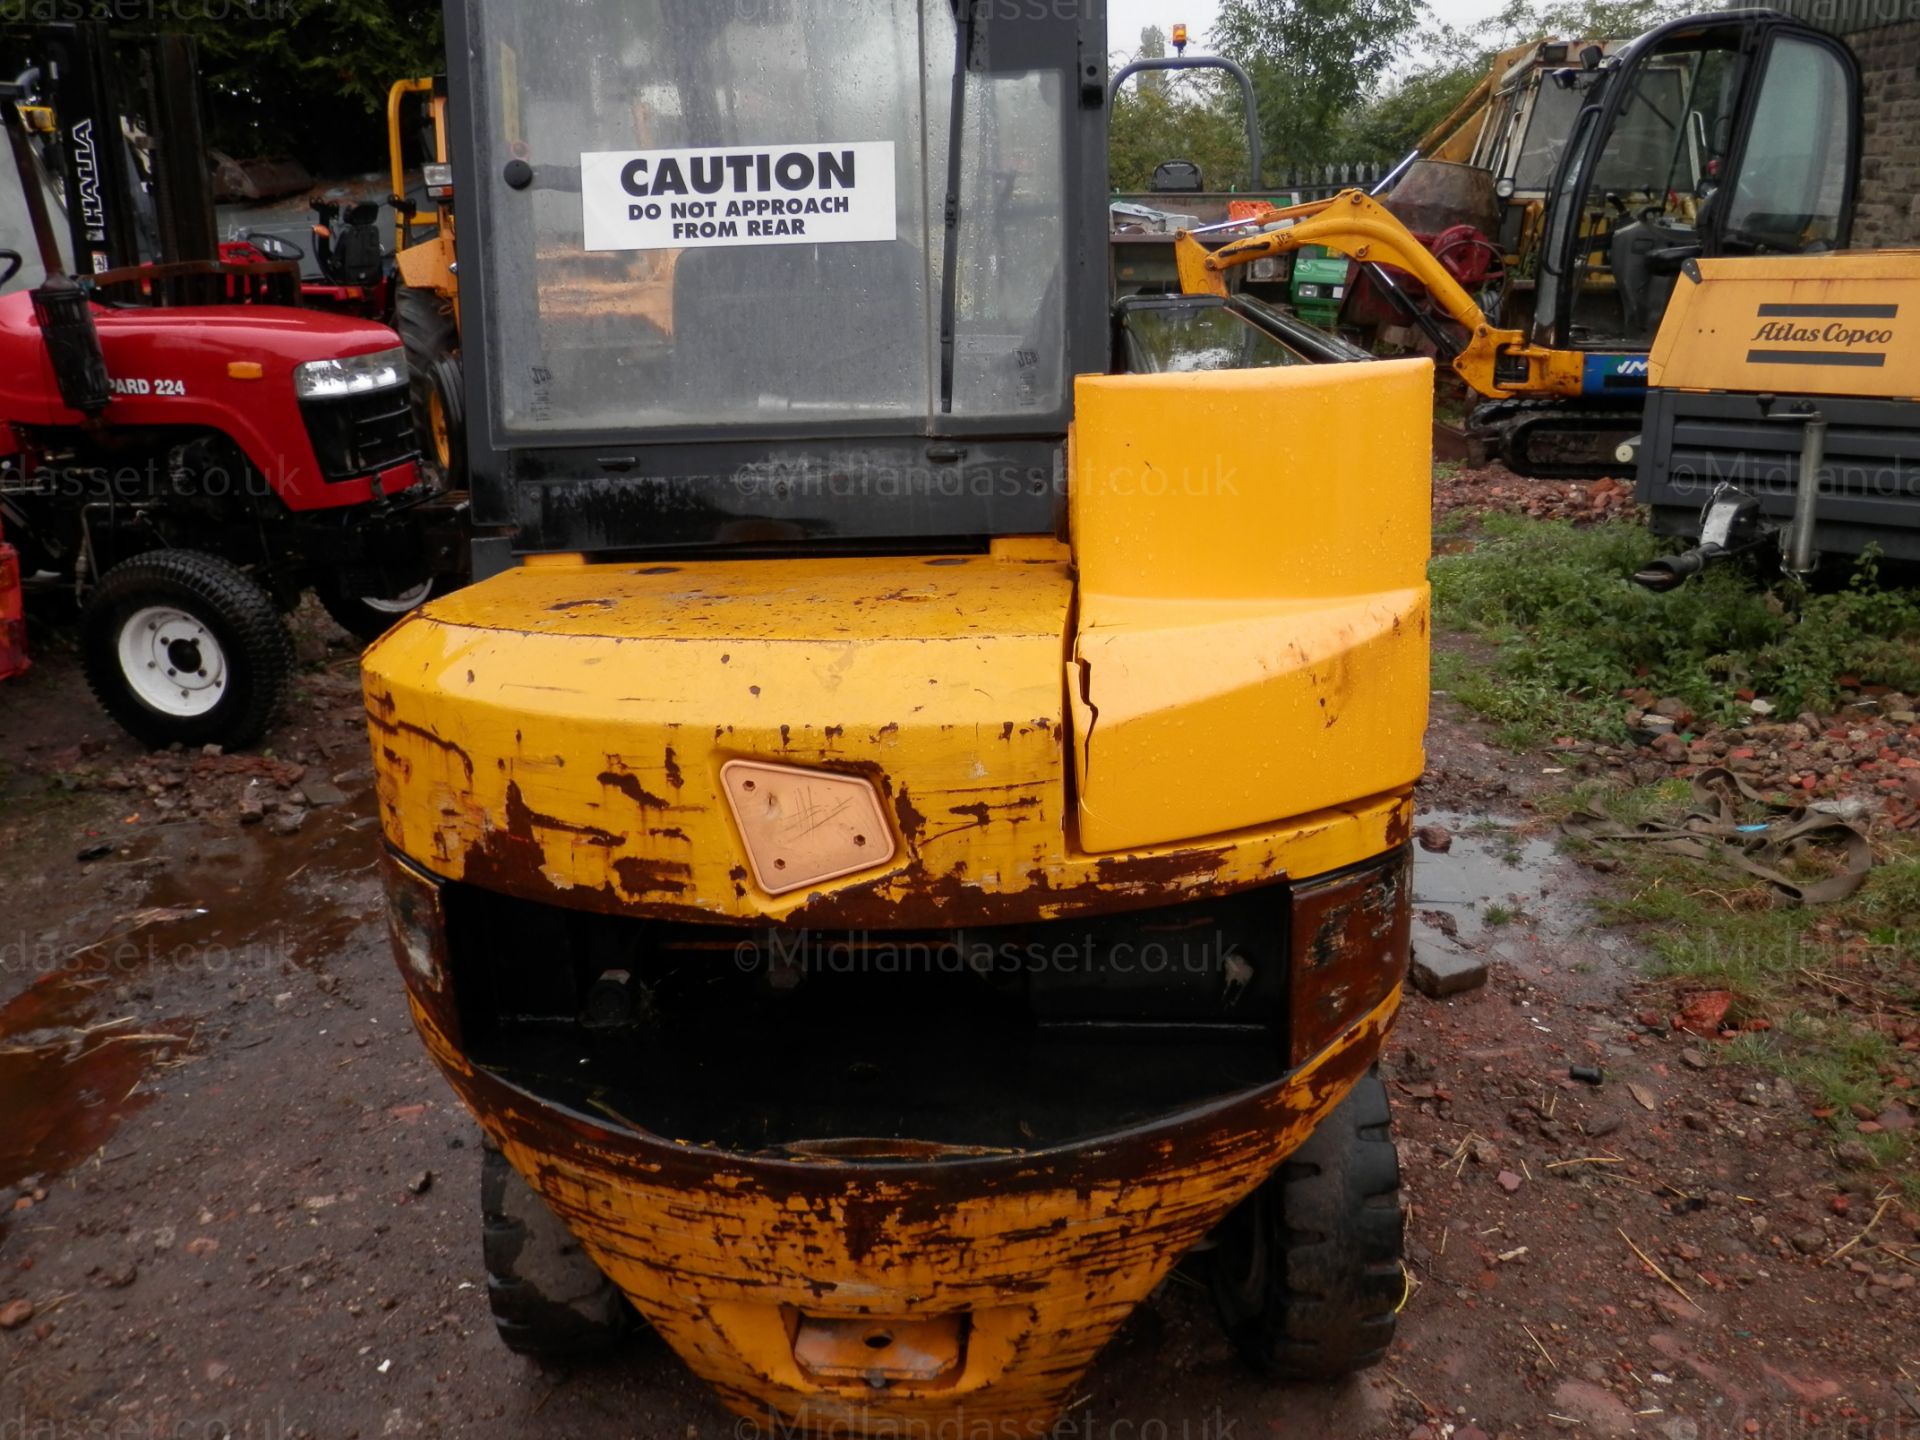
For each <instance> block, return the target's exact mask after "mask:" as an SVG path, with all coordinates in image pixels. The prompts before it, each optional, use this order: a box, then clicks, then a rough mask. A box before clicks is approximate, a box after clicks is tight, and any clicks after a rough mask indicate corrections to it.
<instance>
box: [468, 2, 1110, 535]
mask: <svg viewBox="0 0 1920 1440" xmlns="http://www.w3.org/2000/svg"><path fill="white" fill-rule="evenodd" d="M1104 11H1105V7H1104V5H1103V4H1101V3H1097V0H1093V3H1081V4H1076V5H1070V6H1020V7H1009V6H1005V5H994V4H989V3H986V0H968V3H960V4H955V3H954V0H772V3H767V4H756V5H747V6H713V5H709V4H707V3H705V0H580V3H577V4H574V5H569V6H567V7H565V8H564V11H556V10H554V9H553V8H552V7H551V6H546V5H540V4H535V3H533V0H458V3H454V4H451V5H449V7H448V10H447V24H448V57H449V74H448V94H449V101H450V110H451V115H450V120H451V124H452V127H453V132H454V134H456V135H457V136H460V137H462V140H461V142H460V143H456V144H455V145H454V146H453V151H454V166H455V182H456V190H457V193H459V194H460V196H461V197H462V199H461V203H462V205H463V207H464V208H465V213H466V215H467V217H468V218H467V220H466V222H465V223H464V224H463V225H462V228H461V235H460V248H461V256H460V261H461V264H460V269H461V277H460V278H461V311H462V325H463V332H464V334H463V338H464V345H463V359H464V367H465V375H466V384H467V414H468V415H469V417H470V422H469V423H470V433H471V436H472V442H471V448H472V472H473V490H474V512H475V519H476V521H478V522H479V523H480V524H483V525H500V526H506V527H510V529H511V530H512V532H513V534H514V537H515V547H516V549H518V550H519V551H521V552H523V553H524V552H529V551H549V550H569V551H581V552H586V553H591V554H600V555H606V554H610V553H618V552H648V551H659V550H671V551H713V550H728V551H742V550H755V551H766V552H786V553H793V552H813V551H818V550H821V549H833V548H847V547H860V548H866V549H874V548H887V547H889V546H916V547H921V548H924V545H925V544H926V543H927V542H928V541H929V540H933V539H938V540H940V541H941V542H942V543H945V544H952V545H959V546H962V547H963V548H964V547H965V546H966V545H967V544H968V543H969V542H973V543H983V542H984V539H985V537H989V536H992V535H997V534H1031V533H1041V532H1051V531H1053V530H1054V529H1055V528H1056V525H1057V523H1058V521H1059V519H1060V516H1061V514H1062V511H1063V508H1064V494H1065V478H1064V477H1065V439H1066V433H1067V426H1068V422H1069V419H1070V416H1071V410H1072V397H1073V386H1072V377H1073V376H1074V375H1076V374H1080V373H1084V372H1088V371H1101V370H1104V369H1105V366H1106V359H1107V355H1106V341H1107V316H1106V295H1107V256H1106V246H1105V235H1106V209H1105V207H1106V201H1107V196H1106V188H1105V183H1104V181H1105V173H1106V165H1105V154H1106V149H1105V145H1106V123H1107V102H1106V74H1107V68H1106V59H1105V54H1106V16H1105V13H1104Z"/></svg>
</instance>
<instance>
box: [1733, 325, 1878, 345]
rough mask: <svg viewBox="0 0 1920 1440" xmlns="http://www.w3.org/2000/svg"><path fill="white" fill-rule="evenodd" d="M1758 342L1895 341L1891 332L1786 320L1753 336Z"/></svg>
mask: <svg viewBox="0 0 1920 1440" xmlns="http://www.w3.org/2000/svg"><path fill="white" fill-rule="evenodd" d="M1753 338H1754V339H1755V340H1756V341H1759V340H1767V341H1773V342H1776V343H1777V342H1780V341H1783V340H1784V341H1788V342H1791V343H1796V344H1801V345H1818V344H1825V345H1885V344H1887V343H1888V342H1889V341H1891V340H1892V339H1893V331H1891V330H1863V329H1861V328H1859V327H1858V326H1853V325H1842V324H1841V323H1839V322H1838V321H1835V322H1834V323H1833V324H1831V325H1828V326H1826V327H1825V328H1824V329H1823V328H1821V327H1818V326H1814V325H1793V324H1789V323H1788V322H1787V321H1785V320H1769V321H1768V322H1767V323H1766V324H1764V325H1762V326H1761V327H1760V328H1759V329H1758V330H1756V331H1755V332H1754V334H1753Z"/></svg>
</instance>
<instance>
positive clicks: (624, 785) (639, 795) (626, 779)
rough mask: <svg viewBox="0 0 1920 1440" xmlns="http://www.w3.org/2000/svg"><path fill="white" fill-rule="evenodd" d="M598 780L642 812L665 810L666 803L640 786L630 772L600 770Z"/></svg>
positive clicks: (637, 777)
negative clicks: (650, 809)
mask: <svg viewBox="0 0 1920 1440" xmlns="http://www.w3.org/2000/svg"><path fill="white" fill-rule="evenodd" d="M667 753H668V754H669V755H671V754H672V753H673V752H672V751H668V752H667ZM598 778H599V781H600V783H601V784H602V785H605V786H607V787H608V788H609V789H613V790H618V791H619V792H620V793H621V794H622V795H624V796H626V797H627V798H628V799H629V800H631V801H633V803H634V804H636V805H638V806H639V807H640V808H641V809H642V810H645V809H648V808H652V809H655V810H664V809H666V808H667V802H666V801H665V800H663V799H661V798H660V796H658V795H655V794H654V793H653V792H652V791H651V790H649V789H647V787H646V786H644V785H642V784H641V783H640V777H639V776H638V775H635V774H634V773H633V772H632V771H629V770H602V771H601V772H600V774H599V777H598Z"/></svg>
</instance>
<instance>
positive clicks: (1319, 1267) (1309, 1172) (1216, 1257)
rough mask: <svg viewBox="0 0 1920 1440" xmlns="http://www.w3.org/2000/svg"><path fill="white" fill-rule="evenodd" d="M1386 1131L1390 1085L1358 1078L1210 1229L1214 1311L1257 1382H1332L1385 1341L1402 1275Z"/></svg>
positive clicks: (1395, 1170) (1377, 1355)
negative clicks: (1269, 1379) (1298, 1143)
mask: <svg viewBox="0 0 1920 1440" xmlns="http://www.w3.org/2000/svg"><path fill="white" fill-rule="evenodd" d="M1390 1124H1391V1117H1390V1116H1389V1114H1388V1111H1387V1092H1386V1087H1385V1086H1384V1085H1382V1084H1381V1083H1380V1077H1379V1076H1378V1075H1376V1074H1368V1075H1366V1076H1363V1077H1362V1078H1361V1080H1360V1081H1359V1083H1358V1084H1356V1085H1355V1086H1354V1087H1353V1089H1352V1090H1351V1091H1350V1092H1348V1094H1347V1097H1346V1099H1344V1100H1343V1101H1341V1102H1340V1104H1339V1105H1338V1106H1336V1107H1335V1108H1334V1110H1333V1111H1332V1113H1331V1114H1329V1115H1327V1116H1326V1118H1324V1119H1323V1120H1321V1122H1320V1124H1319V1126H1318V1127H1317V1128H1316V1129H1315V1130H1314V1132H1313V1134H1312V1135H1310V1136H1309V1137H1308V1138H1307V1141H1306V1143H1305V1144H1303V1145H1302V1146H1301V1147H1300V1148H1299V1149H1298V1150H1296V1151H1294V1152H1293V1154H1291V1155H1289V1156H1288V1157H1287V1158H1286V1160H1285V1161H1284V1162H1282V1164H1281V1166H1280V1168H1279V1169H1278V1170H1276V1171H1275V1172H1274V1173H1273V1175H1272V1176H1270V1177H1269V1178H1268V1179H1267V1180H1266V1181H1265V1182H1264V1183H1263V1184H1262V1185H1261V1186H1260V1188H1259V1189H1257V1190H1255V1191H1254V1192H1253V1194H1251V1195H1249V1196H1248V1197H1247V1198H1246V1199H1245V1200H1244V1201H1242V1202H1241V1203H1240V1205H1239V1206H1238V1207H1237V1208H1236V1209H1235V1210H1234V1211H1233V1213H1232V1214H1230V1215H1229V1216H1228V1217H1227V1218H1226V1219H1225V1220H1224V1221H1222V1222H1221V1225H1220V1227H1219V1229H1218V1230H1217V1231H1216V1232H1215V1235H1214V1246H1213V1249H1212V1250H1211V1251H1210V1252H1208V1254H1207V1257H1206V1258H1207V1262H1208V1270H1209V1279H1210V1280H1211V1282H1212V1290H1213V1298H1214V1305H1215V1308H1216V1309H1217V1310H1218V1311H1219V1315H1220V1321H1221V1324H1222V1326H1223V1327H1224V1328H1225V1330H1226V1332H1227V1335H1228V1336H1229V1338H1231V1339H1232V1341H1233V1342H1234V1345H1235V1346H1236V1347H1237V1348H1238V1349H1239V1351H1240V1353H1241V1354H1242V1355H1243V1356H1244V1357H1245V1358H1246V1360H1247V1361H1248V1362H1249V1363H1250V1364H1251V1365H1252V1366H1253V1367H1254V1368H1255V1369H1256V1370H1259V1371H1260V1372H1261V1373H1262V1374H1265V1375H1268V1376H1270V1377H1272V1378H1274V1379H1280V1380H1332V1379H1336V1378H1338V1377H1339V1376H1342V1375H1347V1374H1351V1373H1352V1372H1353V1371H1355V1370H1362V1369H1365V1368H1366V1367H1367V1366H1369V1365H1372V1364H1374V1363H1375V1362H1377V1361H1378V1360H1380V1359H1381V1358H1382V1357H1383V1356H1385V1354H1386V1353H1387V1347H1388V1346H1389V1345H1390V1344H1392V1342H1393V1331H1394V1324H1395V1321H1396V1320H1397V1318H1398V1308H1399V1305H1400V1302H1401V1298H1402V1296H1403V1295H1404V1294H1405V1289H1404V1286H1405V1277H1404V1275H1403V1273H1402V1271H1401V1268H1400V1254H1401V1241H1402V1234H1401V1230H1402V1224H1401V1216H1400V1164H1399V1158H1398V1156H1397V1155H1396V1154H1395V1153H1394V1148H1393V1138H1392V1135H1391V1133H1390V1129H1389V1127H1390Z"/></svg>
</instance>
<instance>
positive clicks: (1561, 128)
mask: <svg viewBox="0 0 1920 1440" xmlns="http://www.w3.org/2000/svg"><path fill="white" fill-rule="evenodd" d="M1585 103H1586V93H1585V92H1584V91H1582V90H1579V89H1575V88H1574V87H1572V86H1570V85H1557V84H1555V83H1554V81H1553V79H1552V78H1551V77H1545V78H1543V79H1542V80H1541V82H1540V87H1539V89H1538V90H1537V91H1535V93H1534V98H1533V108H1532V111H1531V113H1530V114H1529V116H1528V118H1527V134H1526V139H1525V140H1524V141H1523V142H1522V144H1521V147H1520V158H1519V159H1518V160H1517V161H1516V162H1515V164H1514V167H1513V185H1514V188H1515V189H1516V190H1545V189H1546V188H1547V186H1548V185H1549V184H1551V183H1552V181H1553V167H1554V166H1556V165H1558V164H1559V163H1560V154H1561V152H1562V151H1563V150H1565V149H1566V145H1567V134H1568V132H1569V131H1571V130H1572V129H1573V119H1574V116H1576V115H1577V114H1579V113H1580V107H1581V106H1582V105H1584V104H1585Z"/></svg>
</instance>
